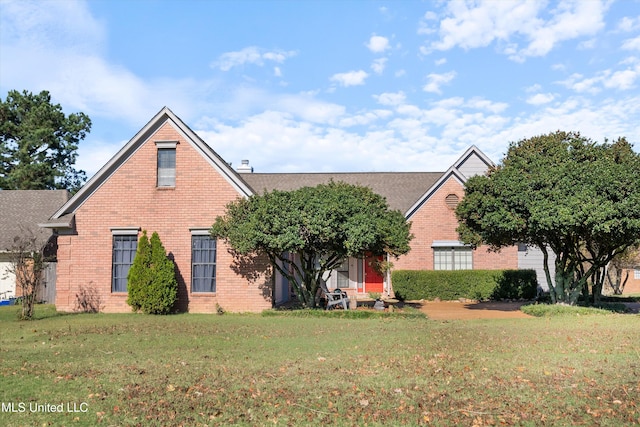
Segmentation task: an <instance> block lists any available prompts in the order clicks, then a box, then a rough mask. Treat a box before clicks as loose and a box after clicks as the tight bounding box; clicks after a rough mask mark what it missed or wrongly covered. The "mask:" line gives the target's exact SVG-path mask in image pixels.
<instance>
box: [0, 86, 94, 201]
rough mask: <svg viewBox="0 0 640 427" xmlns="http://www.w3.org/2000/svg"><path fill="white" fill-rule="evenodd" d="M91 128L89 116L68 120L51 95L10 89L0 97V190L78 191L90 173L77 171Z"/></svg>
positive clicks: (80, 115) (71, 117) (73, 116)
mask: <svg viewBox="0 0 640 427" xmlns="http://www.w3.org/2000/svg"><path fill="white" fill-rule="evenodd" d="M90 129H91V120H90V119H89V117H88V116H87V115H85V114H84V113H73V114H69V115H68V116H66V115H65V114H64V113H63V112H62V107H61V106H60V104H56V105H53V104H51V96H50V95H49V92H47V91H42V92H40V93H39V94H37V95H34V94H32V93H31V92H27V91H23V92H22V93H20V92H18V91H16V90H12V91H9V93H8V94H7V98H6V99H5V100H4V101H3V100H2V99H0V188H1V189H5V190H44V189H68V190H70V191H72V192H75V191H77V190H78V189H79V188H80V186H82V184H83V183H84V181H85V180H86V174H85V172H84V171H81V170H76V169H75V168H74V167H73V166H74V164H75V162H76V158H77V156H78V155H77V152H76V151H77V149H78V143H79V142H80V141H81V140H82V139H84V138H85V137H86V135H87V133H88V132H89V131H90Z"/></svg>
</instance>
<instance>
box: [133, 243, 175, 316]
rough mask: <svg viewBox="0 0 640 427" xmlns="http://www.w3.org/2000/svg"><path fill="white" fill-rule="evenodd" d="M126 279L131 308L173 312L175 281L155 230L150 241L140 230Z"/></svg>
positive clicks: (169, 261) (146, 311) (172, 270)
mask: <svg viewBox="0 0 640 427" xmlns="http://www.w3.org/2000/svg"><path fill="white" fill-rule="evenodd" d="M138 258H140V259H138ZM134 267H135V268H134ZM128 280H129V283H128V286H127V287H128V291H129V298H128V299H127V303H128V304H129V305H130V306H131V308H132V309H133V311H139V310H141V311H142V312H144V313H147V314H169V313H170V312H171V311H172V309H173V306H174V305H175V302H176V300H177V299H178V281H177V280H176V274H175V266H174V264H173V261H171V260H170V259H169V258H167V252H166V250H165V249H164V246H163V245H162V242H161V241H160V237H159V236H158V233H156V232H154V233H153V234H152V235H151V241H150V242H149V241H148V240H147V233H146V231H144V232H143V234H142V237H140V242H139V244H138V251H137V252H136V257H135V259H134V261H133V265H132V266H131V269H130V270H129V277H128Z"/></svg>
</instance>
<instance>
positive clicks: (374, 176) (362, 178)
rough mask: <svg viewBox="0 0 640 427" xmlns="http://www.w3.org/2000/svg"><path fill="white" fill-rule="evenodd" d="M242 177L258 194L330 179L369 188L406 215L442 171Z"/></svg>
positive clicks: (312, 184) (271, 174)
mask: <svg viewBox="0 0 640 427" xmlns="http://www.w3.org/2000/svg"><path fill="white" fill-rule="evenodd" d="M241 176H242V178H243V179H244V180H245V181H246V182H247V184H249V185H250V186H251V188H252V189H253V190H254V191H255V192H256V193H258V194H261V193H263V192H264V191H265V190H266V191H272V190H281V191H288V190H295V189H297V188H301V187H315V186H316V185H318V184H326V183H328V182H329V181H330V180H332V179H333V180H334V181H335V182H340V181H342V182H345V183H347V184H354V185H362V186H365V187H369V188H370V189H371V190H372V191H373V192H375V193H377V194H380V195H381V196H383V197H385V198H386V199H387V203H389V207H390V208H391V209H397V210H399V211H400V212H402V213H403V214H404V213H405V212H406V211H407V209H409V208H410V207H411V206H412V205H413V204H414V203H415V201H416V200H418V198H419V197H420V196H422V195H423V194H424V192H425V190H426V189H427V188H431V187H432V186H433V185H434V184H435V183H436V182H437V181H438V179H440V177H441V176H442V172H359V173H340V172H336V173H246V174H241Z"/></svg>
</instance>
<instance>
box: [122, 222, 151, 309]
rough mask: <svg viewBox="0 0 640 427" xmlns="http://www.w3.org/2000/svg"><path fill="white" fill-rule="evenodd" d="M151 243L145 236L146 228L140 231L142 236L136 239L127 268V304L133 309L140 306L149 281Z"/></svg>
mask: <svg viewBox="0 0 640 427" xmlns="http://www.w3.org/2000/svg"><path fill="white" fill-rule="evenodd" d="M150 272H151V244H150V243H149V238H148V237H147V230H143V231H142V236H140V239H139V240H138V249H137V250H136V256H135V258H134V259H133V265H132V266H131V268H130V269H129V275H128V276H127V293H128V294H129V296H128V298H127V304H129V305H130V306H131V309H132V310H133V311H139V310H140V309H141V308H142V301H143V299H144V293H145V289H146V288H147V287H148V286H149V283H150V281H151V277H150V276H151V275H150Z"/></svg>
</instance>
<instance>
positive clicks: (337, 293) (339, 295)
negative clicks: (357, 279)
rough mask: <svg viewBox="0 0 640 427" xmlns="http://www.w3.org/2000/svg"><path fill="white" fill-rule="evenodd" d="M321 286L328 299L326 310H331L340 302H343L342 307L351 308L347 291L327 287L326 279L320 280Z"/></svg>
mask: <svg viewBox="0 0 640 427" xmlns="http://www.w3.org/2000/svg"><path fill="white" fill-rule="evenodd" d="M320 288H321V289H322V293H323V294H324V296H325V298H326V300H327V306H326V307H325V309H326V310H330V309H332V308H334V307H335V306H338V305H340V304H342V308H344V309H345V310H348V309H349V296H348V295H347V293H346V292H345V291H343V290H342V289H340V288H336V289H334V290H333V291H329V289H327V284H326V283H325V282H324V281H321V282H320Z"/></svg>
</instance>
